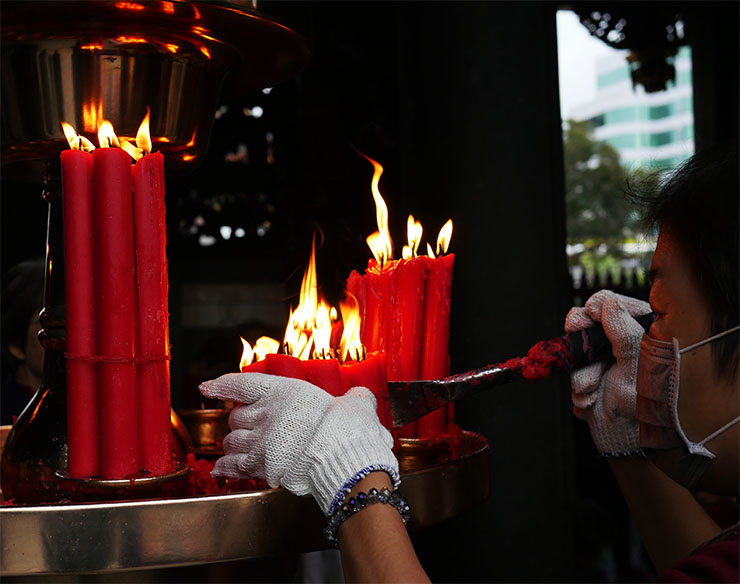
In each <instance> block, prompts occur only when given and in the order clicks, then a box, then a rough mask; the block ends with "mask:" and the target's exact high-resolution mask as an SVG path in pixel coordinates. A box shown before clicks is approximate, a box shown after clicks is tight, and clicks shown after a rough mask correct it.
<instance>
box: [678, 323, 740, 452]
mask: <svg viewBox="0 0 740 584" xmlns="http://www.w3.org/2000/svg"><path fill="white" fill-rule="evenodd" d="M738 330H740V325H738V326H735V327H732V328H731V329H727V330H726V331H723V332H721V333H717V334H716V335H713V336H711V337H709V338H706V339H704V340H703V341H699V342H698V343H694V344H693V345H689V346H688V347H684V348H683V349H679V350H678V351H677V356H679V363H678V367H679V368H680V366H681V365H680V355H681V354H682V353H688V352H689V351H693V350H694V349H696V348H698V347H701V346H702V345H706V344H707V343H711V342H712V341H715V340H717V339H719V338H721V337H724V336H726V335H729V334H731V333H734V332H736V331H738ZM674 342H675V345H676V347H678V341H677V340H676V339H674ZM676 391H678V388H676ZM674 414H675V416H676V417H675V420H676V421H677V422H678V395H676V399H675V406H674ZM738 422H740V416H738V417H736V418H735V419H734V420H730V421H729V422H727V424H725V425H724V426H722V427H721V428H720V429H719V430H715V431H714V432H712V433H711V434H710V435H709V436H707V437H706V438H704V440H702V441H700V442H691V441H690V440H688V437H687V436H686V434H684V432H683V428H681V424H680V422H679V423H678V429H679V432H680V433H681V434H682V438H685V439H686V441H687V446H688V448H689V452H691V453H692V454H700V455H703V456H707V455H709V458H715V456H714V454H712V452H711V451H710V450H709V449H707V447H706V446H705V444H706V443H707V442H709V441H710V440H712V439H713V438H716V437H717V436H719V435H720V434H721V433H722V432H724V431H725V430H727V429H729V428H731V427H732V426H734V425H735V424H737V423H738Z"/></svg>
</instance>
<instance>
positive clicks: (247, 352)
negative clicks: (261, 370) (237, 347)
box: [239, 337, 254, 369]
mask: <svg viewBox="0 0 740 584" xmlns="http://www.w3.org/2000/svg"><path fill="white" fill-rule="evenodd" d="M239 338H240V339H241V340H242V347H243V349H242V358H241V361H239V369H244V368H245V367H246V366H247V365H249V364H250V363H251V362H252V358H253V357H254V351H253V350H252V345H250V344H249V343H248V342H247V341H245V340H244V337H239Z"/></svg>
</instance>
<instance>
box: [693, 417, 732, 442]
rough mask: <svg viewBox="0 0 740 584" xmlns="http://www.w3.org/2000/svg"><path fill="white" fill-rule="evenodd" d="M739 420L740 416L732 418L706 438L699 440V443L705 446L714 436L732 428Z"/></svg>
mask: <svg viewBox="0 0 740 584" xmlns="http://www.w3.org/2000/svg"><path fill="white" fill-rule="evenodd" d="M738 422H740V416H738V417H737V418H735V419H734V420H730V421H729V422H727V423H726V424H725V425H724V426H722V427H721V428H720V429H719V430H716V431H714V432H712V433H711V434H710V435H709V436H707V437H706V438H704V440H702V441H701V442H697V444H701V445H702V446H704V445H705V444H706V443H707V442H709V441H710V440H712V439H713V438H716V437H717V436H719V435H720V434H722V432H724V431H725V430H729V429H730V428H732V426H734V425H735V424H737V423H738Z"/></svg>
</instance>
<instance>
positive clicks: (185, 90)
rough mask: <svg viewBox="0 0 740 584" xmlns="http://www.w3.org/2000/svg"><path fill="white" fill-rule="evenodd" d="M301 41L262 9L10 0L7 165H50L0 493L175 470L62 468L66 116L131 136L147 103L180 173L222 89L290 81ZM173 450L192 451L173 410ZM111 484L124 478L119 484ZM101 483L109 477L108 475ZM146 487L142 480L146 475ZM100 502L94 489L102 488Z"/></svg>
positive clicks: (5, 61) (148, 491)
mask: <svg viewBox="0 0 740 584" xmlns="http://www.w3.org/2000/svg"><path fill="white" fill-rule="evenodd" d="M308 57H309V52H308V49H307V44H306V42H305V40H304V39H303V38H301V37H300V36H299V35H297V34H296V33H294V32H293V31H291V30H289V29H287V28H285V27H283V26H281V25H279V24H277V23H275V22H273V21H271V20H268V19H266V18H264V17H262V16H261V15H259V14H258V13H256V12H255V11H252V10H244V9H241V8H239V9H237V8H235V7H231V6H230V5H228V4H218V5H217V4H211V3H201V2H189V1H182V0H168V1H147V2H85V1H82V2H79V1H78V2H48V1H46V2H22V1H21V2H14V1H8V2H5V3H4V4H3V22H2V69H3V83H2V84H1V86H0V87H1V90H2V117H3V124H2V126H1V127H2V139H1V142H2V163H3V174H4V175H5V176H13V177H16V178H24V179H30V180H33V179H34V178H38V177H39V176H41V174H42V173H43V175H44V192H43V196H44V199H45V200H46V201H47V202H48V204H49V213H48V223H47V255H46V277H45V285H44V308H43V310H42V313H41V317H40V321H41V325H42V330H41V331H40V333H39V338H40V340H41V343H42V345H43V346H44V349H45V360H44V372H43V378H42V382H41V386H40V387H39V389H38V391H37V392H36V394H35V395H34V397H33V399H32V400H31V402H30V404H29V405H28V406H27V407H26V409H25V410H24V411H23V413H22V414H21V415H20V417H19V418H18V420H17V421H16V423H15V424H14V426H13V429H12V431H11V433H10V435H9V436H8V441H7V444H6V447H5V448H4V450H3V456H2V488H3V497H4V498H6V499H8V498H12V499H14V500H15V502H18V503H32V504H35V503H46V502H56V501H60V500H65V499H70V498H74V497H75V495H78V494H80V493H87V495H89V496H94V495H95V493H98V494H100V493H103V495H105V494H106V493H107V494H108V496H110V497H111V498H121V497H123V498H136V497H137V496H153V491H152V487H153V486H154V487H155V490H156V486H157V484H159V486H162V483H167V484H170V485H171V483H172V482H173V481H174V482H178V481H182V477H183V476H184V474H186V473H183V468H182V465H180V466H179V467H178V468H177V469H176V470H175V471H174V472H173V473H171V474H172V476H163V477H152V478H155V479H157V480H139V481H131V483H130V488H125V486H122V485H118V484H108V483H110V482H111V481H107V482H106V481H97V482H96V479H91V480H88V481H86V482H84V484H81V483H80V482H79V481H75V480H72V479H69V478H68V477H66V476H65V475H64V470H65V468H66V466H67V440H66V436H67V432H66V430H67V428H66V367H65V358H64V346H65V324H66V323H65V307H64V253H63V249H64V245H63V234H62V199H61V196H62V193H61V171H60V161H59V154H60V152H61V150H63V149H65V148H66V147H67V144H66V140H65V138H64V135H63V133H62V128H61V124H60V122H61V121H66V122H69V123H71V124H72V125H73V126H74V127H75V128H76V129H77V130H78V132H79V133H80V134H88V135H89V136H90V137H92V136H93V135H94V133H95V132H96V131H97V126H98V125H99V124H100V122H101V121H102V120H103V119H107V120H109V121H111V122H112V123H113V125H114V127H115V128H116V131H117V132H118V133H119V135H120V136H129V137H130V136H135V134H136V130H137V128H138V124H139V123H140V121H141V119H142V118H143V115H144V114H145V112H146V109H147V106H148V107H150V108H151V114H152V118H151V119H152V127H151V133H152V138H153V143H154V150H159V151H161V152H163V154H164V155H165V161H166V169H167V172H169V173H171V174H181V173H183V172H185V171H187V170H190V169H192V168H194V167H195V166H196V165H197V163H198V162H199V161H200V159H202V157H203V155H204V154H205V151H206V148H207V145H208V139H209V136H210V132H211V127H212V124H213V119H214V113H215V109H216V106H217V102H218V98H219V94H220V91H221V87H222V85H223V83H224V80H225V79H226V77H227V75H228V74H229V73H231V74H233V76H232V79H231V81H230V82H229V88H230V90H231V91H232V92H233V93H235V94H237V95H238V94H243V93H246V92H249V91H253V90H258V89H261V88H263V87H267V86H270V85H272V84H274V83H277V82H280V81H284V80H286V79H288V78H290V77H292V76H294V75H295V74H296V73H297V72H298V71H300V70H301V69H302V68H303V67H304V66H305V65H306V63H307V61H308ZM172 426H173V433H174V437H175V440H174V444H175V447H174V455H175V457H176V458H177V459H178V460H180V461H182V460H184V457H185V453H186V451H188V450H189V449H190V448H191V443H190V437H189V435H188V432H187V429H186V428H185V426H184V425H183V424H182V422H181V421H180V420H179V419H178V418H177V416H176V415H175V414H174V412H173V414H172ZM114 482H115V481H114ZM104 483H105V484H104ZM137 483H138V484H137ZM96 498H99V497H96Z"/></svg>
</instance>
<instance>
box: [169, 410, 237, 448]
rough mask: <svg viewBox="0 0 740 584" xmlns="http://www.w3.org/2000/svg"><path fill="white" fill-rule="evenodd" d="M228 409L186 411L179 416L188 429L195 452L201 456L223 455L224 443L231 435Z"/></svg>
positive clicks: (178, 411)
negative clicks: (225, 438) (226, 437)
mask: <svg viewBox="0 0 740 584" xmlns="http://www.w3.org/2000/svg"><path fill="white" fill-rule="evenodd" d="M230 412H231V410H228V409H192V410H191V409H184V410H177V415H178V416H179V417H180V419H181V420H182V422H183V424H185V427H186V428H187V429H188V433H189V434H190V438H191V440H192V441H193V451H194V452H195V454H198V455H200V456H206V457H211V456H221V455H223V453H224V451H223V447H222V443H223V441H224V437H225V436H226V434H228V433H229V413H230Z"/></svg>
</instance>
